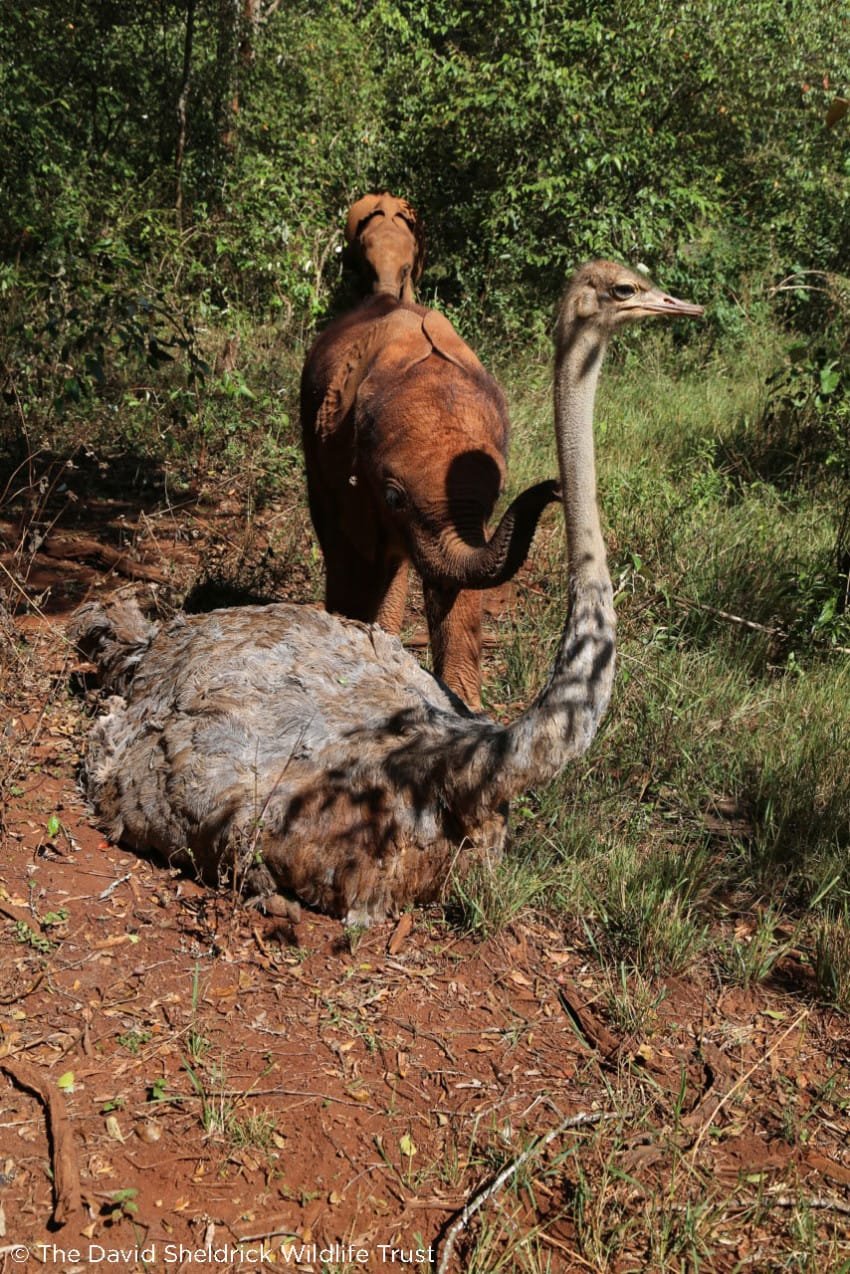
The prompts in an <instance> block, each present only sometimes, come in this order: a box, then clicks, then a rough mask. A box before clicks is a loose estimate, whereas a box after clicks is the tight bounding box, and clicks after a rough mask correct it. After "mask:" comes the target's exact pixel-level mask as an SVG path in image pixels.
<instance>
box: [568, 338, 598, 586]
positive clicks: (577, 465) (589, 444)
mask: <svg viewBox="0 0 850 1274" xmlns="http://www.w3.org/2000/svg"><path fill="white" fill-rule="evenodd" d="M605 348H606V342H605V340H604V338H603V337H602V336H600V335H599V334H597V333H594V332H593V331H587V330H585V329H584V328H580V329H579V330H578V331H576V330H575V329H573V330H572V331H571V332H570V333H569V337H568V340H567V341H565V342H564V345H563V348H560V349H559V351H558V356H557V360H556V364H555V437H556V443H557V448H558V464H559V465H560V469H561V490H562V492H563V497H564V521H565V523H566V534H567V566H568V571H569V578H570V584H571V586H575V585H576V584H577V583H579V582H580V581H583V580H599V581H600V582H601V581H602V580H604V582H606V583H608V582H609V581H608V573H607V569H606V559H605V542H604V540H603V538H602V528H601V527H600V525H599V509H598V507H597V504H596V456H595V451H594V446H593V408H594V404H595V401H596V386H597V384H598V382H599V371H600V368H601V367H602V362H603V359H604V358H605Z"/></svg>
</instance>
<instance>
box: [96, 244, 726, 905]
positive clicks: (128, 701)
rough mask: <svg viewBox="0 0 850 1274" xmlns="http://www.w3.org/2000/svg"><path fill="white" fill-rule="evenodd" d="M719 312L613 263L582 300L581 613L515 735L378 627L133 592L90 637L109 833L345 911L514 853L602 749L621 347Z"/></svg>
mask: <svg viewBox="0 0 850 1274" xmlns="http://www.w3.org/2000/svg"><path fill="white" fill-rule="evenodd" d="M701 312H702V311H701V308H700V307H699V306H694V305H690V304H689V303H687V302H683V301H677V300H675V299H674V298H672V297H669V296H667V295H665V294H664V293H662V292H659V291H658V290H657V289H654V288H652V287H651V286H650V285H649V284H648V282H647V281H646V280H645V279H642V278H640V276H638V275H634V274H632V273H631V272H630V271H628V270H626V269H625V268H624V267H622V266H619V265H615V264H613V263H611V262H593V263H591V264H589V265H587V266H584V267H582V269H581V270H579V271H578V273H577V274H576V275H575V276H574V278H573V280H572V282H571V284H570V286H569V288H568V290H567V293H566V296H565V298H564V302H563V305H562V310H561V316H560V321H559V325H558V334H557V342H556V344H557V352H556V376H555V417H556V435H557V445H558V455H559V462H560V469H561V489H562V492H563V497H564V515H565V520H566V532H567V552H568V565H569V581H568V582H569V607H568V614H567V620H566V625H565V627H564V631H563V634H562V637H561V640H560V644H559V647H558V651H557V655H556V658H555V662H554V666H553V668H552V670H551V672H550V674H549V678H548V680H547V682H546V684H545V686H544V687H543V689H542V690H541V691H540V693H539V694H538V696H537V698H536V699H535V701H534V702H533V703H532V705H531V706H530V707H529V708H528V709H527V710H526V711H525V712H523V713H522V714H521V715H520V716H519V717H518V718H517V719H516V720H515V721H514V722H512V723H511V724H510V725H507V726H503V725H499V724H497V723H495V722H492V721H488V720H486V719H485V718H483V717H481V716H476V715H474V714H472V713H470V712H469V710H468V709H467V708H466V707H465V706H464V705H463V704H462V703H461V702H460V700H458V699H456V698H455V697H454V696H453V695H452V694H451V693H450V692H449V691H447V690H446V689H445V688H444V687H443V686H442V685H441V684H440V683H439V682H437V681H436V680H435V679H434V678H433V677H432V676H430V675H429V674H428V673H426V672H425V671H424V670H423V669H422V668H421V667H420V666H419V664H418V663H417V662H416V660H415V659H414V658H413V657H412V656H411V655H409V654H407V653H406V652H405V651H404V649H403V648H402V646H401V645H400V643H399V642H398V640H397V639H396V638H395V637H390V636H389V635H387V634H386V633H384V632H383V631H382V630H381V629H380V628H378V627H376V626H374V625H371V626H367V625H364V624H360V623H357V622H355V621H348V620H341V619H339V618H337V617H335V616H332V615H328V614H325V613H322V612H319V611H314V610H310V609H307V608H304V607H300V606H293V605H286V604H281V605H272V606H266V607H244V608H238V609H230V610H220V611H213V612H211V613H209V614H206V615H197V616H185V615H181V616H178V617H176V618H175V619H174V620H172V621H171V622H170V623H168V624H166V625H165V626H164V627H162V628H159V629H157V628H156V627H155V626H153V625H150V624H148V623H147V621H146V620H144V619H143V617H142V615H141V613H140V611H139V610H138V608H137V607H136V606H135V603H128V602H126V601H125V602H121V601H120V600H116V601H113V602H112V603H107V604H106V605H105V606H103V605H100V604H92V605H89V606H85V607H83V608H82V609H81V610H80V611H79V612H78V613H77V616H76V619H75V623H74V627H73V630H72V635H73V637H74V638H75V639H76V641H77V642H78V644H79V646H80V648H81V650H83V652H84V653H86V654H87V655H89V656H90V657H92V658H93V659H94V660H95V662H97V663H98V664H99V665H100V667H101V670H102V674H103V679H104V682H105V684H107V685H108V686H110V687H111V688H112V689H113V690H115V691H117V692H118V695H117V696H116V697H114V698H112V699H111V700H110V702H109V704H108V712H107V715H105V716H103V717H101V718H100V719H99V720H98V721H97V723H96V724H95V726H94V729H93V731H92V735H91V739H90V743H89V748H88V756H87V763H86V771H87V788H88V793H89V795H90V797H91V799H92V801H93V803H94V805H95V807H96V809H97V811H98V814H99V815H100V818H101V819H102V821H103V823H104V824H105V826H106V828H107V830H108V832H109V833H110V835H111V836H112V837H113V838H115V839H120V840H122V841H123V842H124V843H125V844H128V845H131V846H133V847H134V848H137V849H141V850H153V851H155V852H157V853H159V854H160V855H161V856H164V857H166V858H167V859H168V860H169V861H172V862H175V863H178V864H193V865H194V866H195V867H196V868H197V869H198V870H199V871H200V873H201V874H202V875H203V876H204V877H205V878H206V879H209V880H212V881H216V880H217V879H218V880H221V879H222V878H224V877H227V876H230V877H231V878H233V879H234V880H235V881H237V882H238V884H239V887H240V888H242V889H244V891H245V892H246V893H248V894H260V895H269V894H276V893H284V894H287V893H294V894H296V895H297V896H298V897H299V898H300V899H301V900H303V901H304V902H306V903H308V904H312V905H314V906H316V907H319V908H320V909H322V910H324V911H328V912H330V913H331V914H333V915H337V916H342V917H344V918H345V920H346V921H347V922H348V923H369V922H371V921H373V920H376V919H380V918H382V917H384V916H386V915H393V914H396V913H397V912H398V911H399V910H400V909H401V908H402V907H404V906H405V905H407V904H409V903H416V902H427V901H430V900H432V899H434V898H435V897H437V896H438V895H439V894H440V891H441V889H442V888H443V886H444V884H445V882H446V879H447V877H448V875H449V873H450V871H451V869H452V866H453V865H454V864H456V865H457V867H458V868H465V867H466V866H467V865H468V864H469V863H470V862H471V861H473V860H474V859H476V858H482V857H485V856H487V855H494V854H497V853H498V852H499V851H500V850H501V848H502V845H503V843H504V839H505V835H506V828H507V809H508V803H509V801H510V799H511V798H512V797H513V796H515V795H517V794H518V793H520V792H522V791H524V790H526V789H527V788H529V787H530V786H532V785H538V784H541V783H545V782H547V781H549V780H550V779H552V778H553V777H554V776H555V775H556V774H557V773H558V772H559V771H560V770H561V769H562V768H563V767H564V766H565V765H566V764H567V763H568V762H569V761H570V760H572V759H573V758H575V757H578V756H580V755H581V754H582V753H583V752H585V751H586V749H587V748H588V747H589V746H590V743H591V742H592V740H593V738H594V735H595V734H596V731H597V728H598V725H599V722H600V719H601V717H602V715H603V713H604V712H605V709H606V707H607V704H608V700H609V697H610V693H611V685H612V681H613V675H614V638H615V615H614V607H613V601H612V589H611V581H610V578H609V575H608V569H607V565H606V557H605V545H604V541H603V538H602V531H601V528H600V523H599V514H598V509H597V504H596V482H595V467H594V449H593V429H592V417H593V402H594V396H595V392H596V383H597V379H598V375H599V369H600V366H601V363H602V360H603V356H604V352H605V348H606V344H607V340H608V337H609V335H610V333H611V332H612V331H613V330H614V328H616V327H617V326H618V325H620V324H621V323H623V322H626V321H627V320H629V319H638V318H643V317H647V316H649V315H651V314H659V313H662V314H668V315H676V314H680V315H686V314H699V313H701Z"/></svg>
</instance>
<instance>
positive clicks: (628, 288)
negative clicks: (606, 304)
mask: <svg viewBox="0 0 850 1274" xmlns="http://www.w3.org/2000/svg"><path fill="white" fill-rule="evenodd" d="M636 291H637V288H636V287H634V286H633V285H632V284H631V283H615V284H614V286H613V287H612V289H611V295H612V296H613V297H614V298H615V300H617V301H628V299H629V297H630V296H634V294H635V292H636Z"/></svg>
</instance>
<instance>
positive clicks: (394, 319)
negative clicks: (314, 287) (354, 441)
mask: <svg viewBox="0 0 850 1274" xmlns="http://www.w3.org/2000/svg"><path fill="white" fill-rule="evenodd" d="M421 328H422V319H421V317H420V315H419V314H418V313H417V312H416V311H415V310H407V309H398V310H392V311H391V312H390V313H389V314H387V315H385V316H384V317H383V318H380V319H378V320H376V322H374V323H371V324H370V325H369V328H368V330H367V331H366V332H365V334H364V335H363V336H361V337H360V339H359V340H357V341H355V342H354V344H352V345H351V346H349V348H348V349H347V350H346V351H345V353H344V355H343V357H342V358H341V359H340V361H339V365H338V366H337V369H336V371H335V372H334V375H333V377H332V378H331V381H330V384H329V385H328V388H327V391H326V392H325V396H324V398H323V399H322V405H321V407H320V408H319V410H318V412H317V413H316V433H317V434H318V436H319V438H320V439H323V440H324V439H327V438H328V437H329V436H330V435H331V434H333V433H335V432H336V430H337V429H339V427H340V425H341V424H342V422H343V420H345V417H346V416H347V415H348V413H349V412H350V411H351V408H352V407H353V406H354V401H355V399H356V398H357V391H358V390H359V388H360V386H361V385H362V383H363V381H364V380H365V378H366V376H367V374H368V372H369V368H370V367H371V365H372V363H373V361H374V360H375V358H376V357H377V355H378V354H379V353H381V352H382V351H383V350H385V349H387V348H388V347H389V346H390V343H391V342H392V340H393V339H394V338H395V337H396V336H400V335H401V334H402V333H404V332H406V331H408V332H409V331H416V330H421ZM430 352H431V348H430V344H428V343H427V342H425V341H423V342H422V349H421V350H418V351H416V353H415V354H414V356H413V357H412V358H409V359H407V360H406V362H405V364H404V366H402V367H399V368H398V369H397V374H398V375H404V372H405V371H406V370H407V369H408V367H410V366H413V364H414V363H417V362H421V361H422V359H424V358H427V357H428V355H429V354H430Z"/></svg>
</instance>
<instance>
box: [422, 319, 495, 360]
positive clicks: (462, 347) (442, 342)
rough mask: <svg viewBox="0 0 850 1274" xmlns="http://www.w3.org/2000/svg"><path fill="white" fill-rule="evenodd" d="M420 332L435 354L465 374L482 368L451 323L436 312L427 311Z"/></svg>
mask: <svg viewBox="0 0 850 1274" xmlns="http://www.w3.org/2000/svg"><path fill="white" fill-rule="evenodd" d="M422 331H423V332H424V333H425V335H426V337H427V338H428V341H429V342H430V344H431V346H432V347H433V349H434V350H436V352H437V353H438V354H439V355H440V356H441V357H442V358H445V359H448V361H449V362H450V363H454V364H455V366H456V367H460V368H462V369H463V370H464V371H467V372H480V371H483V370H484V369H483V367H482V366H481V364H480V363H479V361H478V359H477V358H476V357H475V355H474V354H473V352H472V350H471V349H470V348H469V346H468V345H467V344H466V342H465V341H462V340H461V338H460V337H459V336H458V334H457V332H456V331H455V330H454V328H453V327H452V325H451V323H450V322H449V320H448V319H447V318H445V317H444V315H442V314H438V313H437V311H436V310H428V312H427V313H426V315H425V317H424V318H423V320H422Z"/></svg>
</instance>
